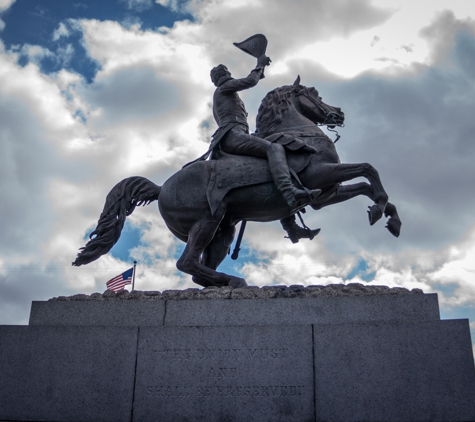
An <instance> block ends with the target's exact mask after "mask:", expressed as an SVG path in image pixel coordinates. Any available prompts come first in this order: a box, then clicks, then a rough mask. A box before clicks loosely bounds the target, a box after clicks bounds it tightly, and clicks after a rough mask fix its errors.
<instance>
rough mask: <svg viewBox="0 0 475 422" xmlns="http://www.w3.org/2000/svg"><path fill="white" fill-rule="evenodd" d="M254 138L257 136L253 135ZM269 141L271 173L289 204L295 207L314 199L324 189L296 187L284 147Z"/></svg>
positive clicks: (268, 153)
mask: <svg viewBox="0 0 475 422" xmlns="http://www.w3.org/2000/svg"><path fill="white" fill-rule="evenodd" d="M252 138H255V137H254V136H253V137H252ZM258 139H259V138H258ZM268 143H269V146H268V148H267V161H268V162H269V168H270V173H271V175H272V179H273V180H274V183H275V184H276V186H277V188H278V189H279V190H280V191H281V192H282V195H284V199H285V201H286V202H287V204H289V205H290V206H291V207H295V206H298V205H301V204H304V203H306V202H308V201H314V200H315V199H316V198H317V197H318V195H320V193H322V191H321V190H320V189H315V190H312V191H308V192H306V191H304V190H303V189H298V188H296V187H295V186H294V184H293V183H292V179H291V177H290V172H289V166H288V165H287V156H286V155H285V149H284V147H283V146H282V145H280V144H278V143H275V142H272V143H271V142H268Z"/></svg>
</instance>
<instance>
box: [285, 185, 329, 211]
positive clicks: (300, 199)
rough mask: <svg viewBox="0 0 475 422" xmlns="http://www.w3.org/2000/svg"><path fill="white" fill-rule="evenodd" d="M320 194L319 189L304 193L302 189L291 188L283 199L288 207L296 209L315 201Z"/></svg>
mask: <svg viewBox="0 0 475 422" xmlns="http://www.w3.org/2000/svg"><path fill="white" fill-rule="evenodd" d="M321 193H322V190H321V189H314V190H308V191H305V190H303V189H298V188H295V187H293V188H292V189H291V191H290V192H289V193H288V194H287V195H285V196H284V199H285V201H286V202H287V204H288V205H289V206H291V207H297V206H300V205H306V204H308V203H311V202H314V201H316V199H317V198H318V197H319V196H320V194H321Z"/></svg>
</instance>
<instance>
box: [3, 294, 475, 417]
mask: <svg viewBox="0 0 475 422" xmlns="http://www.w3.org/2000/svg"><path fill="white" fill-rule="evenodd" d="M0 376H1V380H0V381H1V382H0V421H45V420H46V421H130V422H132V421H137V422H139V421H140V422H142V421H154V422H155V421H217V422H219V421H286V422H287V421H299V422H300V421H411V420H412V421H473V420H475V368H474V361H473V355H472V348H471V341H470V332H469V326H468V321H467V320H445V321H443V320H442V321H441V320H440V317H439V309H438V302H437V296H436V295H435V294H422V293H421V292H420V291H413V292H409V291H407V290H404V289H399V290H397V289H387V288H386V289H379V290H378V289H373V290H371V289H369V288H363V287H362V286H358V285H354V286H350V287H348V286H343V287H342V286H333V287H330V288H320V289H318V288H307V289H304V288H301V287H293V288H284V287H279V288H275V289H256V288H253V289H235V290H231V289H225V288H223V289H205V290H201V291H198V290H193V289H190V291H185V292H172V291H170V292H164V293H161V294H160V293H156V292H145V293H144V292H134V293H133V294H128V293H127V292H124V293H121V294H120V295H114V294H111V293H110V292H106V294H104V295H99V294H95V295H91V296H85V295H77V296H74V297H70V298H57V299H56V300H50V301H47V302H33V304H32V309H31V315H30V325H29V326H2V327H0Z"/></svg>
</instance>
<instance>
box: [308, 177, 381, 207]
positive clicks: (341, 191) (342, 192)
mask: <svg viewBox="0 0 475 422" xmlns="http://www.w3.org/2000/svg"><path fill="white" fill-rule="evenodd" d="M359 195H364V196H367V197H368V198H369V199H371V200H373V197H374V195H373V189H372V188H371V185H370V184H368V183H366V182H360V183H353V184H351V185H342V186H339V187H338V190H337V191H336V193H335V195H333V196H332V197H331V198H330V199H329V200H328V201H326V202H323V203H321V204H319V203H318V202H317V203H316V204H311V207H312V208H313V209H314V210H321V209H322V208H325V207H327V206H328V205H335V204H339V203H340V202H345V201H348V200H349V199H352V198H356V197H357V196H359Z"/></svg>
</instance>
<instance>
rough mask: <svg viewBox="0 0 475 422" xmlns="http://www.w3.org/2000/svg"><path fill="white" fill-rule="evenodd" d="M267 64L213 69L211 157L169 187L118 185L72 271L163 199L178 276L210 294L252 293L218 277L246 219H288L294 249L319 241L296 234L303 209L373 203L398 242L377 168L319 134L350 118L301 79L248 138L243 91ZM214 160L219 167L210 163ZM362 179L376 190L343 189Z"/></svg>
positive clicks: (372, 215)
mask: <svg viewBox="0 0 475 422" xmlns="http://www.w3.org/2000/svg"><path fill="white" fill-rule="evenodd" d="M269 62H270V61H269V59H268V57H267V56H265V55H261V56H260V58H259V61H258V65H257V67H256V68H255V69H254V70H253V71H251V74H250V75H249V76H248V77H247V78H243V79H233V78H231V75H230V73H229V71H227V69H226V68H225V66H221V67H220V66H218V68H215V69H217V70H215V69H213V70H215V71H214V72H213V71H212V80H213V82H214V83H215V85H216V86H217V88H216V92H215V96H214V106H213V111H214V114H215V119H216V122H217V123H218V125H219V129H218V131H217V132H216V133H215V135H214V137H213V141H212V144H211V146H210V149H209V151H208V152H207V153H206V154H205V155H204V156H202V157H200V159H198V160H195V161H194V162H192V163H189V164H188V165H186V166H185V167H184V168H183V169H181V170H179V171H178V172H177V173H175V174H174V175H173V176H171V177H170V178H169V179H168V180H167V181H166V182H165V183H164V184H163V186H158V185H156V184H155V183H153V182H151V181H150V180H148V179H145V178H143V177H138V176H135V177H129V178H127V179H124V180H123V181H121V182H119V183H118V184H117V185H116V186H115V187H114V188H113V189H112V190H111V191H110V193H109V194H108V195H107V198H106V203H105V205H104V210H103V212H102V213H101V216H100V218H99V221H98V224H97V227H96V229H95V230H94V231H93V232H92V233H91V235H90V239H91V240H89V242H88V243H87V244H86V246H85V247H84V248H81V251H80V252H79V254H78V256H77V258H76V260H75V261H74V262H73V265H77V266H79V265H84V264H88V263H89V262H92V261H94V260H96V259H97V258H99V257H100V256H101V255H103V254H105V253H107V252H109V251H110V249H111V248H112V246H113V245H114V244H115V243H116V242H117V240H118V239H119V237H120V233H121V231H122V228H123V226H124V223H125V219H126V217H127V216H128V215H130V214H131V213H132V212H133V211H134V209H135V207H136V206H137V205H146V204H149V203H150V202H152V201H155V200H158V207H159V210H160V213H161V215H162V218H163V219H164V221H165V223H166V225H167V227H168V228H169V229H170V231H171V232H172V233H173V234H174V235H175V236H176V237H178V238H179V239H180V240H182V241H183V242H185V243H186V247H185V249H184V251H183V253H182V255H181V257H180V258H179V259H178V261H177V268H178V269H179V270H180V271H183V272H185V273H188V274H190V275H192V279H193V281H194V282H195V283H197V284H199V285H201V286H203V287H207V286H231V287H242V286H246V285H247V284H246V282H245V280H244V279H242V278H239V277H235V276H232V275H228V274H225V273H221V272H218V271H216V269H217V268H218V266H219V265H220V264H221V262H222V261H223V260H224V258H225V257H226V255H227V254H228V252H229V250H230V247H231V244H232V242H233V239H234V235H235V226H236V224H237V223H238V222H240V221H242V222H246V221H256V222H267V221H275V220H281V222H282V225H283V227H284V229H286V230H287V229H288V233H289V237H290V238H291V240H292V241H293V242H296V241H298V239H299V238H301V237H308V238H311V237H313V236H312V235H311V233H310V234H309V232H308V231H307V232H306V233H303V232H299V231H298V230H294V231H292V230H293V229H295V227H294V225H295V226H296V227H298V228H300V227H299V226H298V225H297V224H296V223H295V217H294V216H295V214H296V212H298V211H299V210H301V209H302V208H303V207H305V206H310V207H311V208H313V209H314V210H319V209H321V208H323V207H326V206H328V205H333V204H337V203H339V202H343V201H346V200H348V199H351V198H354V197H356V196H358V195H365V196H367V197H368V198H369V199H370V200H372V201H373V203H374V204H373V205H372V206H370V207H369V211H368V217H369V223H370V225H373V224H374V223H376V222H377V221H378V220H379V219H380V218H381V217H382V216H383V214H384V215H385V216H386V217H388V220H387V225H386V227H387V229H388V230H389V231H390V233H391V234H393V235H394V236H396V237H397V236H399V233H400V228H401V220H400V218H399V216H398V213H397V210H396V207H395V206H394V205H393V204H391V203H390V202H388V195H387V194H386V192H385V190H384V188H383V185H382V183H381V180H380V178H379V175H378V172H377V171H376V169H375V168H374V167H373V166H371V165H370V164H368V163H359V164H342V163H340V160H339V158H338V154H337V152H336V149H335V144H334V143H333V141H332V140H331V139H330V138H328V137H327V136H326V135H325V134H324V133H323V132H322V131H321V129H320V128H319V125H322V124H325V125H329V126H330V127H334V126H341V125H343V122H344V114H343V113H342V111H341V110H340V109H339V108H337V107H331V106H329V105H327V104H325V103H324V102H323V101H322V99H321V97H320V96H319V93H318V91H317V90H316V89H315V88H307V87H305V86H303V85H301V84H300V78H297V80H296V81H295V82H294V84H293V85H286V86H283V87H280V88H277V89H275V90H273V91H271V92H269V93H268V94H267V95H266V97H265V98H264V99H263V101H262V103H261V105H260V107H259V112H258V115H257V122H256V123H257V125H256V126H257V130H256V134H253V135H249V131H248V126H247V118H246V117H247V114H246V112H245V108H244V105H243V104H242V102H241V101H240V99H239V96H238V94H237V92H238V91H239V90H241V89H246V88H249V87H251V86H254V85H256V84H257V82H258V81H259V78H261V77H262V73H263V69H264V67H265V66H266V65H268V64H269ZM227 84H228V87H227V86H226V85H227ZM221 87H223V88H222V89H221ZM233 118H234V121H233ZM274 145H278V146H274ZM275 151H278V152H275ZM282 151H283V153H282ZM238 154H242V155H238ZM209 155H211V159H208V160H205V158H206V157H208V156H209ZM290 175H292V177H291V176H290ZM357 177H365V178H366V179H367V180H368V182H369V183H366V182H359V183H354V184H348V185H342V183H343V182H347V181H349V180H352V179H354V178H357ZM286 227H287V228H286ZM300 229H301V228H300ZM301 230H303V229H301ZM313 232H315V233H313V235H314V234H316V233H318V230H316V231H313ZM291 235H292V236H293V237H291Z"/></svg>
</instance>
